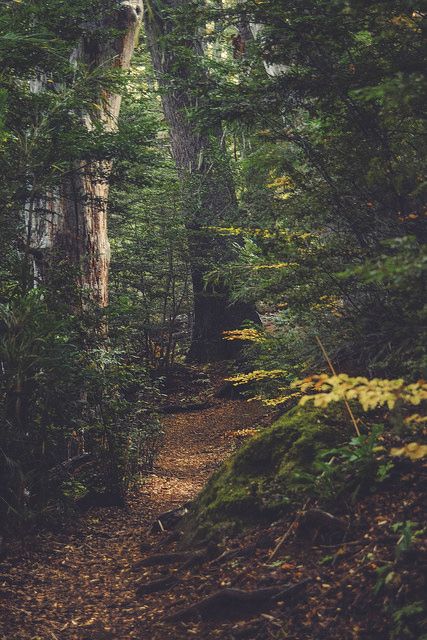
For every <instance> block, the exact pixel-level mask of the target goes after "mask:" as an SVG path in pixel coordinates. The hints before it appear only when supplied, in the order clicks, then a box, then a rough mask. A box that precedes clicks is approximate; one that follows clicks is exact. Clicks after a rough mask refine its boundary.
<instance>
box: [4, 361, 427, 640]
mask: <svg viewBox="0 0 427 640" xmlns="http://www.w3.org/2000/svg"><path fill="white" fill-rule="evenodd" d="M181 382H182V381H181ZM181 382H179V381H178V383H177V381H175V384H174V385H172V388H171V389H170V395H169V398H168V402H171V403H177V404H180V403H184V402H186V401H188V398H189V396H194V395H196V396H197V397H196V398H194V397H193V398H192V402H194V401H195V400H196V401H199V400H203V401H205V400H207V399H208V400H209V402H210V403H212V406H209V407H208V408H205V409H203V410H201V411H192V412H184V413H174V414H168V415H167V416H165V418H164V426H165V430H166V436H165V442H164V446H163V449H162V452H161V455H160V457H159V459H158V461H157V464H156V468H155V471H154V473H153V474H152V475H150V477H149V478H148V479H147V480H146V481H145V482H144V484H143V485H142V487H141V488H140V489H139V490H138V491H135V492H134V494H133V495H132V496H131V498H130V501H129V508H128V510H123V509H117V508H115V509H113V508H109V509H105V508H104V509H92V510H90V511H89V512H88V513H87V514H85V515H84V516H82V517H81V518H79V519H78V520H77V521H76V522H75V523H74V524H73V525H72V526H71V525H69V526H68V527H67V528H66V530H64V531H62V532H60V533H58V532H55V533H47V532H44V533H40V534H39V535H38V536H36V537H32V538H27V539H26V540H25V542H24V544H23V545H22V546H21V545H18V544H17V545H16V546H15V547H13V549H12V554H10V555H9V556H8V557H7V559H6V560H5V561H3V564H1V565H0V639H2V640H51V639H53V640H131V639H132V638H138V639H139V640H185V639H189V638H197V639H198V640H215V639H220V640H240V639H242V640H243V639H246V640H285V639H286V640H323V639H324V640H403V638H405V640H407V639H410V640H418V639H419V638H421V637H427V636H426V635H425V634H427V624H426V623H425V617H426V616H425V609H424V612H423V611H422V607H423V602H422V601H423V598H424V593H425V590H426V584H427V583H426V575H427V572H426V569H427V541H426V536H425V529H424V531H423V530H422V526H423V524H424V523H425V506H426V501H425V489H426V484H427V475H426V467H425V464H423V461H417V462H411V461H409V460H406V461H405V460H404V461H402V462H399V463H397V464H396V467H395V469H394V470H393V473H392V474H391V475H390V477H389V478H388V479H387V480H386V481H384V482H383V483H382V484H380V485H379V486H377V487H376V490H375V493H370V492H368V493H366V494H365V495H364V496H359V498H358V500H357V501H352V499H351V496H349V497H348V499H345V500H341V501H340V502H339V503H338V502H337V504H336V505H335V508H334V518H333V519H332V520H331V519H330V518H329V517H328V515H327V514H326V515H325V512H320V513H319V510H318V505H317V504H316V501H315V500H314V499H311V500H310V501H306V502H305V503H304V506H303V505H301V507H303V508H302V509H301V510H300V511H293V512H291V513H289V515H288V516H287V517H284V518H283V519H281V520H280V521H278V522H276V523H273V524H271V525H270V526H268V527H266V526H259V527H258V528H257V529H254V530H251V531H248V532H245V533H242V534H240V535H239V536H235V537H233V538H230V539H228V540H226V541H224V543H223V544H222V545H221V546H220V547H219V548H218V549H209V548H207V549H202V550H201V553H202V554H203V553H205V552H206V554H205V555H204V556H203V557H201V556H199V555H197V554H198V553H200V552H198V551H197V550H196V553H195V555H194V556H191V557H190V559H189V561H188V557H187V556H184V557H183V556H182V553H181V555H172V556H170V554H173V553H176V552H177V551H178V552H179V549H177V547H176V543H175V542H173V541H170V542H168V536H169V535H170V534H169V533H168V532H167V531H165V532H162V531H161V530H159V529H158V528H157V529H158V530H157V531H153V530H152V529H151V528H150V525H151V524H152V523H153V522H156V516H157V515H158V514H159V513H161V512H163V511H166V510H168V509H173V508H174V507H177V506H180V505H182V504H183V503H185V502H186V501H188V500H191V499H192V498H193V497H194V496H195V495H196V494H197V492H198V491H199V490H200V489H201V488H202V486H203V484H204V483H205V482H206V480H207V478H208V477H209V475H210V474H211V473H212V471H213V470H214V469H215V468H216V467H217V466H218V465H219V464H220V462H221V460H223V459H224V458H225V457H226V456H227V455H229V454H230V452H231V451H232V450H233V449H234V448H235V446H236V445H237V444H238V442H239V439H240V435H239V433H236V432H241V431H242V430H245V429H250V428H252V427H253V426H254V425H255V424H264V423H268V422H269V421H271V416H269V415H268V414H266V413H265V411H264V409H263V408H262V407H260V406H259V405H256V404H255V403H247V402H245V401H244V400H242V399H238V400H224V399H223V400H219V399H215V398H214V397H212V390H214V389H215V388H217V387H218V386H219V385H220V383H221V380H220V377H219V374H218V373H215V371H213V372H211V380H210V384H209V387H208V388H207V390H206V391H204V392H200V389H199V388H196V387H194V388H192V386H191V385H189V384H188V380H187V381H186V382H185V383H184V384H181ZM399 523H400V524H399ZM408 523H412V524H408ZM394 525H396V526H397V528H396V526H395V527H394ZM393 527H394V528H393ZM405 527H406V529H405ZM405 531H406V533H405ZM281 540H282V541H283V543H282V545H281V546H280V548H279V549H278V550H277V552H276V553H275V554H274V550H275V548H277V545H278V542H279V541H281ZM156 554H163V557H160V558H159V557H158V556H157V555H156ZM165 554H166V555H165ZM166 559H169V560H172V562H171V563H170V564H164V562H165V560H166ZM163 579H165V582H157V581H159V580H160V581H162V580H163ZM159 585H160V586H163V587H164V590H162V591H159V592H157V591H156V592H152V593H144V594H143V593H140V595H138V591H140V592H141V591H147V590H148V591H150V590H152V589H153V588H155V587H156V586H157V587H159ZM230 588H231V589H232V590H231V591H228V589H230ZM233 589H238V590H240V591H239V592H238V595H237V596H236V591H233ZM242 591H243V592H244V593H243V598H246V597H247V593H249V598H250V599H251V602H250V603H249V604H247V603H245V602H242V601H237V600H235V598H236V597H238V598H241V597H242ZM218 593H219V599H220V602H219V603H218V602H216V601H215V600H214V601H212V600H208V603H207V604H206V603H205V604H204V605H203V604H202V606H200V603H203V601H204V599H205V598H208V599H209V598H211V596H212V595H213V594H218ZM272 593H274V594H277V593H279V596H278V597H276V598H274V597H271V594H272ZM266 594H268V595H267V596H266ZM254 598H255V599H254ZM195 604H196V605H197V609H196V610H192V609H189V607H191V606H193V605H195ZM182 610H184V612H185V613H184V614H180V613H178V616H176V614H177V612H180V611H182ZM171 615H172V616H174V615H175V619H170V618H169V619H168V616H169V617H170V616H171ZM393 616H394V617H393Z"/></svg>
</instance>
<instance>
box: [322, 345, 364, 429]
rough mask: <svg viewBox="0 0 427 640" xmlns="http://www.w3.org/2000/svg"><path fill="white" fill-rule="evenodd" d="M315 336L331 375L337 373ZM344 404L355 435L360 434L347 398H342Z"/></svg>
mask: <svg viewBox="0 0 427 640" xmlns="http://www.w3.org/2000/svg"><path fill="white" fill-rule="evenodd" d="M315 337H316V340H317V343H318V345H319V347H320V349H321V351H322V353H323V356H324V358H325V360H326V362H327V363H328V367H329V369H330V370H331V372H332V375H334V376H336V375H338V374H337V372H336V369H335V367H334V365H333V364H332V361H331V359H330V357H329V355H328V352H327V351H326V349H325V347H324V346H323V343H322V341H321V340H320V338H319V336H315ZM344 405H345V408H346V409H347V411H348V414H349V416H350V418H351V421H352V423H353V426H354V428H355V430H356V433H357V435H358V436H360V429H359V426H358V424H357V420H356V418H355V417H354V413H353V411H352V409H351V407H350V405H349V403H348V400H347V398H344Z"/></svg>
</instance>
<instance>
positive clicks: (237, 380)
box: [225, 369, 287, 386]
mask: <svg viewBox="0 0 427 640" xmlns="http://www.w3.org/2000/svg"><path fill="white" fill-rule="evenodd" d="M286 375H287V373H286V371H284V370H283V369H271V370H266V369H256V370H255V371H251V372H250V373H239V374H237V375H235V376H231V377H230V378H225V380H226V381H227V382H232V383H233V384H234V385H235V386H237V385H240V384H248V383H249V382H258V381H260V380H269V379H275V378H282V377H284V376H286Z"/></svg>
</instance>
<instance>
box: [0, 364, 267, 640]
mask: <svg viewBox="0 0 427 640" xmlns="http://www.w3.org/2000/svg"><path fill="white" fill-rule="evenodd" d="M206 382H207V383H208V385H209V386H208V388H206V389H204V388H203V386H202V390H201V387H200V385H198V384H197V380H195V382H194V385H193V384H192V381H191V379H188V376H186V375H184V379H183V380H179V379H178V380H174V381H173V384H172V385H171V388H170V393H169V394H168V402H171V403H174V404H177V405H179V404H184V402H183V397H184V396H188V394H189V393H190V394H191V395H192V396H193V400H194V399H198V400H202V401H204V400H206V399H207V398H209V405H211V406H208V408H206V409H204V410H203V409H202V410H196V411H188V412H183V413H180V412H178V413H170V414H168V415H165V417H164V419H163V424H164V430H165V438H164V443H163V447H162V450H161V453H160V456H159V458H158V460H157V462H156V465H155V469H154V472H153V473H152V474H150V476H149V477H148V478H147V479H146V480H145V481H144V482H143V484H142V486H141V488H140V489H139V490H136V491H134V492H133V495H132V496H131V497H130V499H129V505H128V509H126V510H123V509H120V508H93V509H91V510H89V511H88V512H87V513H86V514H84V515H83V516H82V517H80V518H79V519H78V520H77V521H76V522H75V523H74V524H73V525H70V526H68V527H67V528H66V530H64V531H61V532H54V533H52V532H43V533H40V534H39V535H37V536H35V537H31V538H27V539H25V540H24V541H23V542H22V543H17V544H16V546H15V545H14V546H13V548H12V549H11V553H10V554H8V557H7V558H6V559H5V560H4V562H2V563H0V638H1V639H2V640H27V639H32V640H35V639H36V638H37V639H39V638H40V639H42V640H48V639H58V640H59V639H60V640H62V639H64V640H65V639H73V640H77V639H78V640H95V639H104V638H105V639H112V640H113V639H114V640H116V639H117V640H119V639H120V640H122V639H123V640H127V639H131V638H141V637H143V636H142V635H141V634H142V631H143V629H146V628H147V627H146V624H147V622H146V619H147V615H148V613H150V617H152V614H154V616H155V617H157V616H158V615H160V614H159V611H158V606H159V605H158V604H157V605H156V610H154V609H153V607H152V603H151V602H150V603H147V602H145V601H144V600H142V599H137V598H136V597H135V588H136V583H137V579H138V575H136V574H135V572H134V571H133V570H132V567H133V565H134V564H135V563H137V562H138V561H139V560H140V559H141V557H142V556H141V544H142V543H144V542H146V541H148V542H152V543H153V544H156V542H157V538H158V535H157V536H156V535H155V534H153V535H152V536H149V535H148V534H147V530H148V529H149V527H150V525H151V523H152V522H153V520H154V521H155V519H156V516H157V515H158V514H159V513H162V512H164V511H167V510H169V509H173V508H174V507H177V506H179V505H181V504H183V503H185V502H186V501H188V500H191V499H192V498H194V497H195V495H196V494H197V493H198V492H199V491H200V489H201V488H202V487H203V485H204V483H205V482H206V480H207V478H208V477H209V475H210V474H211V473H212V471H213V470H214V469H215V468H216V467H217V466H219V464H220V463H221V462H222V460H223V459H224V458H225V457H226V456H227V455H229V454H230V452H231V451H232V449H233V448H234V446H235V444H236V440H238V439H239V436H238V435H237V436H234V434H233V432H234V431H238V430H241V429H246V428H252V427H253V426H254V424H255V423H256V422H257V421H260V420H261V421H262V419H263V415H264V414H265V411H264V410H263V409H262V408H261V407H260V406H255V404H254V403H247V402H246V401H244V400H223V399H216V398H214V397H213V395H214V393H215V391H216V390H217V388H219V387H220V386H221V383H222V378H221V374H218V373H217V372H216V371H215V370H213V372H211V376H210V379H209V381H208V379H206ZM194 396H196V397H195V398H194ZM170 637H171V638H172V637H173V635H172V636H170Z"/></svg>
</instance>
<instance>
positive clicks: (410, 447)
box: [390, 442, 427, 460]
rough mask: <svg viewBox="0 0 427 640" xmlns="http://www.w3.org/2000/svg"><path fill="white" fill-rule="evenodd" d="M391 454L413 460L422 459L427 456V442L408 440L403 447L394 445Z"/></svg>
mask: <svg viewBox="0 0 427 640" xmlns="http://www.w3.org/2000/svg"><path fill="white" fill-rule="evenodd" d="M390 455H391V456H403V457H405V458H410V459H411V460H421V458H425V457H427V444H419V443H418V442H408V443H407V444H405V445H403V447H393V448H392V449H390Z"/></svg>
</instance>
